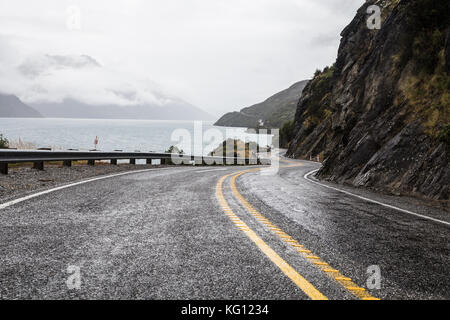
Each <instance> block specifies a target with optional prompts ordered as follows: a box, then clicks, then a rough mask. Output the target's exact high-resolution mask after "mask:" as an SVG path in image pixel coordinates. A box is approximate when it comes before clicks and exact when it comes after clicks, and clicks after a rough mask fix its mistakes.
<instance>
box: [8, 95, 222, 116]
mask: <svg viewBox="0 0 450 320" xmlns="http://www.w3.org/2000/svg"><path fill="white" fill-rule="evenodd" d="M42 117H47V118H79V119H145V120H205V121H208V120H213V116H211V115H210V114H208V113H206V112H205V111H203V110H201V109H199V108H197V107H195V106H193V105H190V104H188V103H186V102H183V101H181V100H180V101H175V102H173V103H168V104H166V105H164V106H152V105H136V106H117V105H99V106H97V105H90V104H86V103H82V102H79V101H76V100H73V99H66V100H64V101H63V102H61V103H39V104H31V106H29V105H26V104H25V103H23V102H22V101H21V100H20V99H19V98H18V97H16V96H15V95H4V94H0V118H42Z"/></svg>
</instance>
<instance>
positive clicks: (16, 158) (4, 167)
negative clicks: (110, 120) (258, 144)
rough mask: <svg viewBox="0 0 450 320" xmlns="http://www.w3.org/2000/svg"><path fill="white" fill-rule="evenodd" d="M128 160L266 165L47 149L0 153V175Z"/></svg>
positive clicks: (167, 155) (253, 161)
mask: <svg viewBox="0 0 450 320" xmlns="http://www.w3.org/2000/svg"><path fill="white" fill-rule="evenodd" d="M128 159H129V160H130V164H136V160H146V162H147V164H152V160H154V159H156V160H161V164H175V165H181V164H191V161H195V163H196V164H199V165H260V164H270V160H269V159H261V158H259V157H258V158H239V157H208V156H191V155H178V154H170V153H155V152H121V151H114V152H102V151H73V150H71V151H48V150H7V149H4V150H0V173H2V174H8V164H10V163H24V162H32V163H33V168H34V169H37V170H44V162H49V161H52V162H53V161H62V162H63V165H64V166H67V167H70V166H72V162H73V161H88V164H89V165H95V161H104V160H109V161H110V162H111V164H112V165H117V161H118V160H128Z"/></svg>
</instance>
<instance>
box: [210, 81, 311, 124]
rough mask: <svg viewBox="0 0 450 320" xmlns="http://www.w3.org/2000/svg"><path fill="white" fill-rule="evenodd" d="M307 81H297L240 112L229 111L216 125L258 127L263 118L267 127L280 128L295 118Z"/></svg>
mask: <svg viewBox="0 0 450 320" xmlns="http://www.w3.org/2000/svg"><path fill="white" fill-rule="evenodd" d="M307 83H308V80H304V81H300V82H297V83H295V84H294V85H292V86H291V87H289V88H288V89H286V90H283V91H281V92H279V93H277V94H275V95H273V96H272V97H270V98H268V99H267V100H266V101H264V102H262V103H258V104H255V105H253V106H251V107H248V108H244V109H242V110H241V111H240V112H230V113H227V114H225V115H224V116H223V117H222V118H220V119H219V120H218V121H217V122H216V123H215V125H216V126H225V127H247V128H258V127H259V126H260V120H261V121H262V123H263V125H262V126H263V127H265V128H280V127H281V126H282V125H283V123H285V122H286V121H289V120H292V119H293V118H294V115H295V109H296V106H297V102H298V99H300V97H301V95H302V92H303V89H304V88H305V86H306V84H307Z"/></svg>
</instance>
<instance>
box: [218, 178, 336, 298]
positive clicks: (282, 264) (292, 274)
mask: <svg viewBox="0 0 450 320" xmlns="http://www.w3.org/2000/svg"><path fill="white" fill-rule="evenodd" d="M229 176H230V175H226V176H224V177H222V178H221V179H220V180H219V182H218V183H217V188H216V195H217V198H218V199H219V202H220V203H221V204H222V209H223V210H224V211H225V212H229V211H231V208H230V207H229V205H228V203H227V202H226V200H225V197H224V195H223V191H222V190H223V189H222V185H223V182H224V181H225V179H226V178H228V177H229ZM229 217H230V216H229ZM233 217H236V218H237V216H236V215H233ZM230 219H231V218H230ZM242 225H245V227H242V228H239V229H240V230H242V231H243V232H244V233H245V234H246V235H247V237H249V238H250V240H252V241H253V243H255V244H256V246H257V247H258V248H259V249H260V250H261V251H262V252H263V253H264V254H265V255H266V256H267V257H268V258H269V259H270V260H271V261H272V262H273V263H274V264H275V265H276V266H277V267H278V268H279V269H280V270H281V271H282V272H283V273H284V274H285V275H286V276H287V277H288V278H289V279H291V280H292V281H293V282H294V283H295V284H296V285H297V286H298V287H299V288H300V289H301V290H302V291H303V292H304V293H305V294H306V295H307V296H308V297H310V298H311V299H312V300H328V299H327V297H325V296H324V295H323V294H322V293H321V292H320V291H319V290H317V289H316V288H315V287H314V286H313V285H312V284H311V283H310V282H308V280H306V279H305V278H303V277H302V276H301V275H300V274H299V273H298V272H297V271H296V270H295V269H294V268H292V267H291V266H290V265H289V264H288V263H287V262H286V261H285V260H283V258H281V257H280V256H279V255H278V254H277V253H276V252H275V251H274V250H273V249H272V248H271V247H269V245H267V244H266V243H265V242H264V241H263V240H262V239H261V238H260V237H259V236H258V235H257V234H256V233H255V232H254V231H253V230H252V229H250V228H249V227H248V226H247V225H246V224H245V223H244V222H242Z"/></svg>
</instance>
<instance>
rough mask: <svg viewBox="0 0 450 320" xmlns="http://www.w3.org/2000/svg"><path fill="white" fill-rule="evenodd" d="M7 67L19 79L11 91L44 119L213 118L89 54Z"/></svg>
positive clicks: (39, 56) (28, 60)
mask: <svg viewBox="0 0 450 320" xmlns="http://www.w3.org/2000/svg"><path fill="white" fill-rule="evenodd" d="M8 71H9V74H10V75H13V76H12V77H13V78H15V79H17V80H18V81H16V82H15V84H16V85H15V86H14V84H13V85H10V88H9V91H10V92H12V93H14V94H16V95H17V96H18V97H19V98H21V100H23V101H24V102H25V103H27V104H28V105H30V106H32V107H33V108H35V109H36V110H38V112H40V113H41V114H42V115H44V116H45V117H60V118H95V119H100V118H103V119H153V120H212V119H213V117H212V116H210V115H209V114H207V113H206V112H204V111H203V110H201V109H199V108H197V107H195V106H193V105H191V104H189V103H187V102H185V101H183V100H182V99H180V98H178V97H175V96H173V95H170V94H167V93H165V92H163V90H162V89H161V88H160V87H159V86H158V85H157V84H155V83H154V82H152V81H150V80H148V79H143V78H139V77H137V76H136V75H133V74H123V73H121V72H119V71H117V70H115V69H114V68H109V67H105V66H103V65H102V64H101V63H100V62H98V61H97V60H96V59H95V58H93V57H90V56H88V55H68V56H63V55H49V54H35V55H32V56H29V57H26V58H25V59H24V60H23V62H21V63H20V64H19V65H17V67H10V68H9V70H8ZM3 79H4V78H3Z"/></svg>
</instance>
